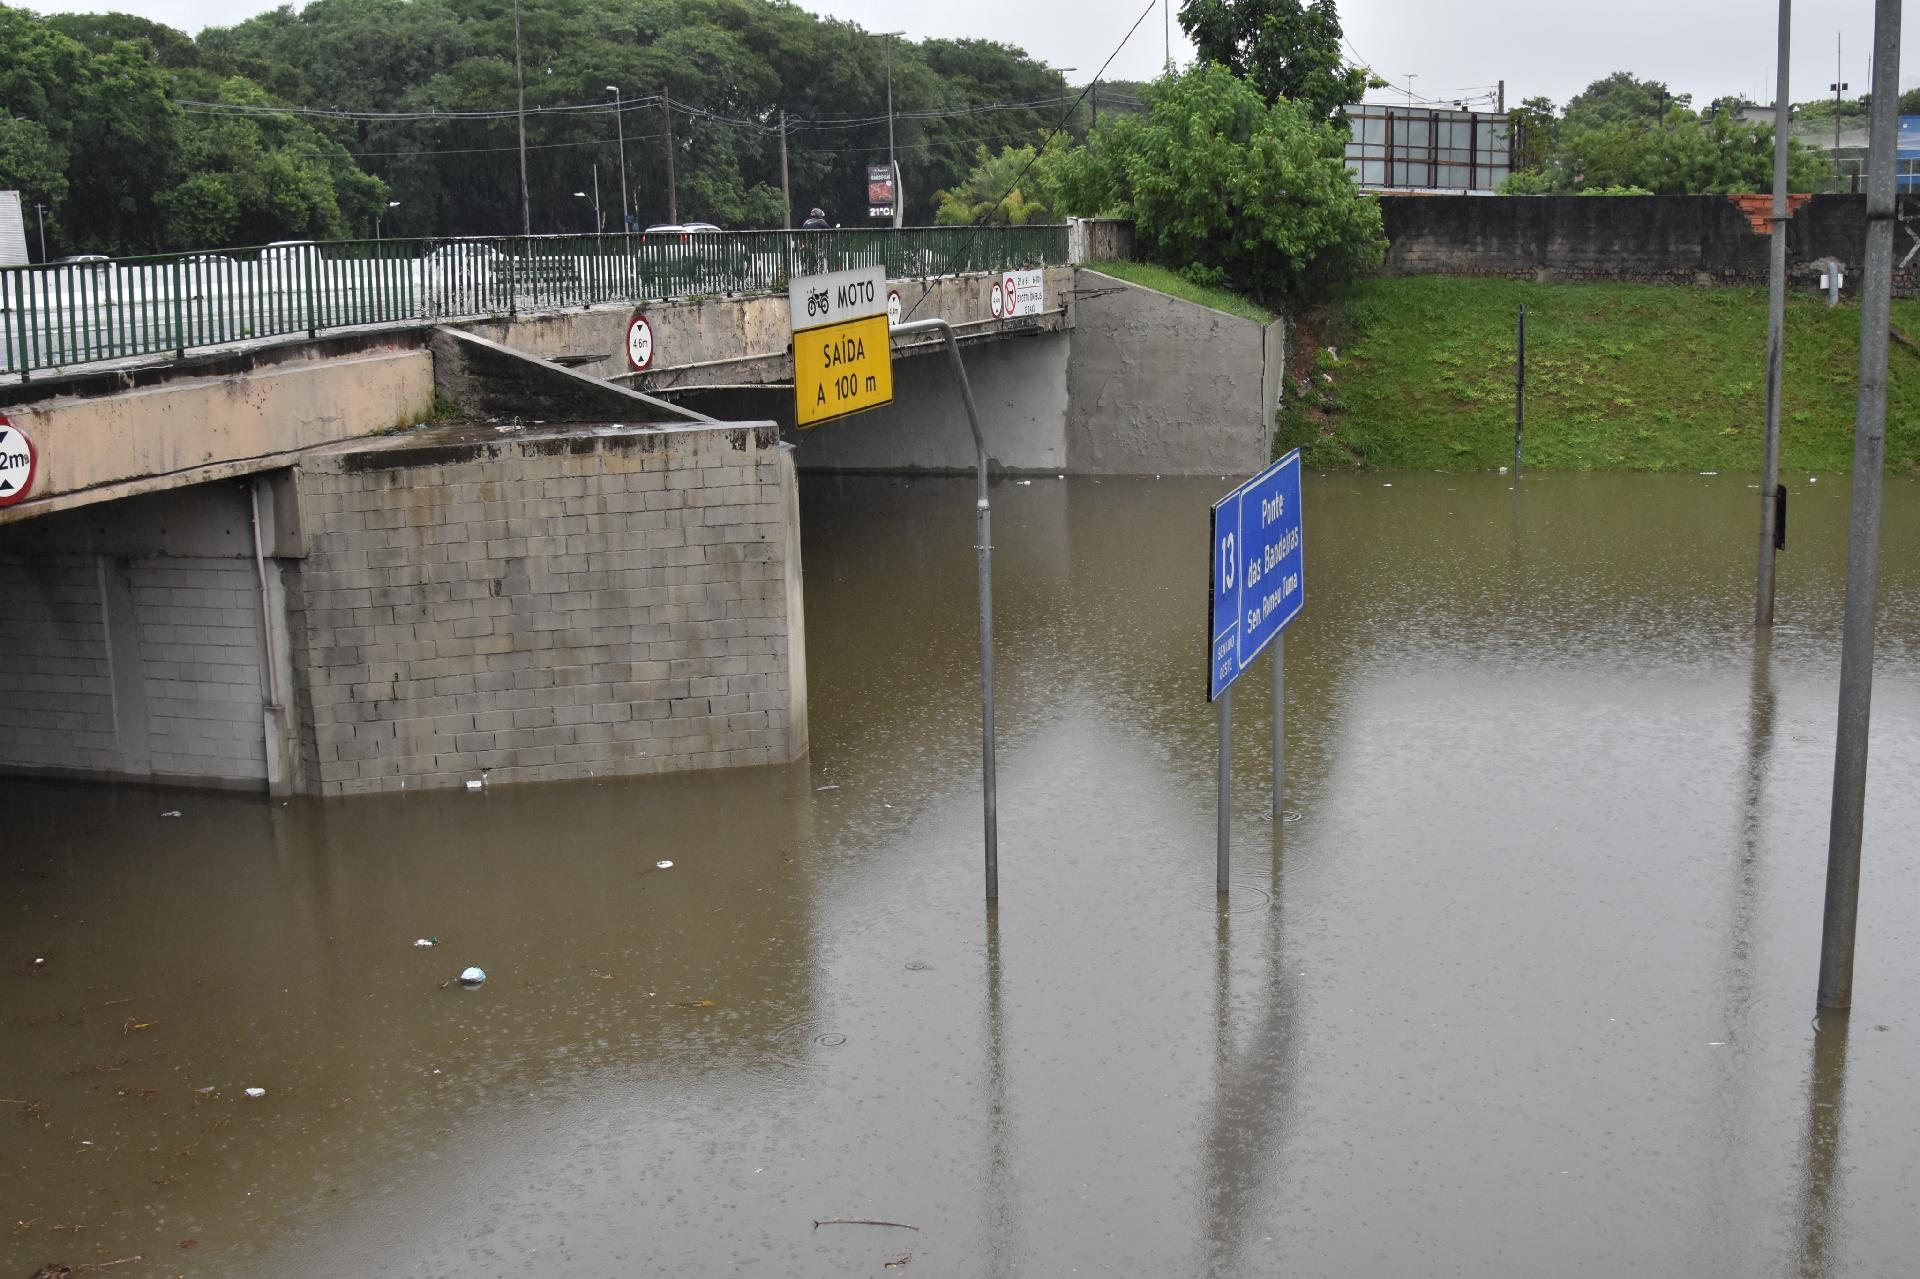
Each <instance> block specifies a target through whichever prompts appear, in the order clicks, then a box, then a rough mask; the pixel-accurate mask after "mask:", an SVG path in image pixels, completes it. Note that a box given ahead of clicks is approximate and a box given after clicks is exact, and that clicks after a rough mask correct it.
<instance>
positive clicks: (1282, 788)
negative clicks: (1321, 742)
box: [1273, 631, 1287, 823]
mask: <svg viewBox="0 0 1920 1279" xmlns="http://www.w3.org/2000/svg"><path fill="white" fill-rule="evenodd" d="M1286 811H1287V633H1286V632H1285V631H1282V632H1280V634H1278V635H1276V636H1274V637H1273V820H1274V821H1275V822H1276V823H1278V822H1281V821H1283V820H1285V816H1286Z"/></svg>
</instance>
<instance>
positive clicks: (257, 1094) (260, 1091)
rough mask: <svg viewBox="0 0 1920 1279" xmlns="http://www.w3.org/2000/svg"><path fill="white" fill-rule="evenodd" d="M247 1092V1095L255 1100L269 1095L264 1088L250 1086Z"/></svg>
mask: <svg viewBox="0 0 1920 1279" xmlns="http://www.w3.org/2000/svg"><path fill="white" fill-rule="evenodd" d="M246 1093H247V1096H249V1097H251V1098H253V1099H254V1100H255V1101H259V1100H260V1099H261V1098H262V1097H264V1096H266V1095H267V1090H266V1089H264V1088H249V1089H247V1090H246Z"/></svg>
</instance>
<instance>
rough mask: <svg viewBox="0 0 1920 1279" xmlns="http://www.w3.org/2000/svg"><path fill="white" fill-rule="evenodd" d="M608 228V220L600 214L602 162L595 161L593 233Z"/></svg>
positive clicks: (597, 233) (596, 233)
mask: <svg viewBox="0 0 1920 1279" xmlns="http://www.w3.org/2000/svg"><path fill="white" fill-rule="evenodd" d="M606 229H607V220H606V219H605V218H603V217H601V216H600V162H599V161H598V160H595V161H594V162H593V233H594V234H595V235H599V234H600V233H601V232H603V231H605V230H606Z"/></svg>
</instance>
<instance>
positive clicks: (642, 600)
mask: <svg viewBox="0 0 1920 1279" xmlns="http://www.w3.org/2000/svg"><path fill="white" fill-rule="evenodd" d="M840 234H841V236H843V237H845V238H844V239H839V240H833V239H827V238H823V237H813V238H812V240H811V241H804V240H802V239H801V238H800V237H788V238H786V239H784V240H775V239H771V238H756V237H745V238H738V239H733V238H729V239H727V240H726V241H725V242H724V243H721V244H714V245H705V244H696V243H692V242H686V243H680V242H676V243H675V244H673V245H665V246H659V247H658V249H657V250H655V249H647V250H645V252H644V253H643V252H642V251H640V249H639V248H637V247H636V246H634V245H632V244H631V243H630V242H629V240H630V239H631V238H628V237H604V239H605V240H608V241H619V243H618V244H617V245H595V246H592V247H594V248H595V249H596V250H598V252H597V254H596V253H588V252H584V251H579V252H576V250H578V249H580V247H581V246H578V245H572V244H569V245H566V246H563V247H564V248H565V249H566V252H565V253H564V254H558V253H555V252H547V253H546V256H545V257H542V256H541V255H540V254H538V253H536V252H534V251H533V250H532V249H530V248H527V247H526V246H519V245H515V246H512V248H511V250H510V251H509V250H508V249H501V248H497V247H493V246H488V247H493V252H494V254H495V256H493V257H488V256H486V255H483V254H479V253H477V252H469V251H464V250H463V251H462V252H460V253H457V254H444V253H442V250H444V249H445V248H447V247H449V246H445V245H442V246H437V247H435V248H432V249H427V250H425V251H424V252H420V253H418V254H416V255H415V257H413V258H410V259H406V260H405V266H404V270H403V269H402V266H401V265H400V264H401V263H402V258H401V257H400V256H399V253H400V250H398V249H395V250H387V249H380V250H376V251H375V252H374V253H373V254H371V255H368V256H359V257H355V256H351V255H345V256H339V257H329V256H327V254H328V252H329V251H328V250H325V249H323V248H321V247H319V246H309V247H308V248H299V247H296V249H295V251H294V252H292V253H290V254H283V255H281V256H280V257H278V258H276V257H274V256H272V255H268V254H266V253H264V252H262V253H261V254H260V255H259V256H258V257H257V258H255V259H254V260H253V261H252V262H251V263H250V264H244V265H243V264H240V263H238V262H237V261H236V263H235V264H234V265H231V266H222V265H220V264H219V263H212V264H209V263H207V262H206V261H204V260H191V261H190V260H185V259H179V260H172V261H165V262H162V261H161V260H154V261H152V262H149V263H145V264H135V265H136V266H137V267H139V268H140V269H141V270H144V271H145V272H146V275H145V277H144V278H143V277H140V276H139V275H138V273H137V272H136V273H135V275H134V276H132V277H126V278H123V276H122V275H121V274H119V272H121V271H122V270H123V268H118V267H116V268H113V270H114V271H115V272H116V274H115V275H114V276H113V277H112V280H113V283H111V284H108V285H100V286H98V287H97V288H95V290H94V291H93V292H91V293H90V292H88V288H89V287H90V286H85V285H75V284H73V283H72V282H71V281H66V282H61V283H57V284H53V283H49V282H48V280H47V279H46V278H40V277H35V278H33V279H32V280H27V279H25V278H24V277H22V276H13V277H12V278H8V279H0V290H6V291H8V292H9V293H10V295H11V296H12V297H13V299H14V302H15V304H14V305H13V306H12V307H11V308H10V309H9V310H8V311H7V312H6V314H5V324H6V325H7V326H10V327H0V338H4V339H5V340H6V341H7V342H8V343H9V344H10V345H9V347H8V349H9V350H10V351H11V352H12V353H13V355H12V356H11V357H10V358H12V359H13V361H14V362H13V363H12V364H11V365H9V366H7V368H8V371H7V373H6V374H5V375H4V376H5V377H6V379H8V380H7V381H6V382H5V383H4V384H0V412H4V413H5V414H7V415H8V416H9V417H10V418H11V419H12V421H13V423H14V424H15V425H16V426H18V427H19V428H21V429H22V430H24V431H25V433H26V434H27V435H28V436H30V437H31V438H32V439H33V441H34V445H35V451H36V454H37V458H36V470H35V476H34V480H33V487H32V490H31V491H30V492H28V493H26V495H25V496H24V498H23V499H20V500H17V501H15V502H13V503H12V504H9V505H6V506H0V645H4V646H5V650H6V651H7V653H8V660H7V662H6V663H5V665H4V668H0V769H14V770H21V769H24V770H32V771H41V772H54V773H73V774H79V775H88V776H118V777H128V778H135V779H143V780H156V781H162V782H175V783H183V784H192V785H221V786H238V787H255V786H258V787H263V788H266V789H269V790H271V791H273V792H274V793H300V792H308V793H320V794H345V793H353V792H364V791H372V790H393V789H405V788H410V787H421V786H458V785H476V784H478V785H492V784H499V783H502V782H511V781H519V780H536V779H559V778H568V777H582V776H595V775H604V774H608V773H614V774H619V773H636V772H650V771H660V770H665V769H679V768H699V767H721V766H730V765H740V764H752V763H770V762H779V761H784V760H787V759H792V758H795V757H797V756H798V755H799V754H801V753H803V752H804V751H805V749H806V741H807V735H806V674H805V671H806V665H805V629H804V599H803V593H802V590H801V580H802V579H801V555H800V528H799V516H798V501H797V485H798V483H799V480H798V477H797V474H796V473H797V471H798V470H799V469H801V468H802V467H809V468H849V469H876V470H896V469H922V470H946V469H967V468H970V466H971V464H972V450H971V444H970V439H969V435H968V432H967V430H966V428H965V425H964V420H963V419H962V418H961V417H960V416H959V411H958V405H957V401H956V398H955V397H954V395H953V394H952V388H951V387H950V385H949V383H948V380H947V379H948V378H949V377H950V374H949V373H948V372H947V370H946V367H945V363H944V361H935V360H927V359H921V358H915V357H916V356H917V355H918V354H919V352H917V351H916V350H914V349H911V348H905V349H902V350H901V351H900V352H899V353H898V355H899V359H898V363H897V370H898V371H897V374H896V393H895V394H896V399H895V403H894V404H893V405H892V406H891V407H889V408H887V409H882V410H878V411H876V412H874V413H871V414H868V415H864V416H862V417H861V418H858V419H854V420H852V421H851V422H850V423H847V424H841V425H835V426H832V427H828V428H823V429H822V430H820V431H817V432H813V433H811V434H809V435H807V436H806V437H804V442H802V443H799V444H798V446H796V439H795V437H794V436H793V434H792V432H791V431H790V430H789V429H786V427H787V424H788V423H790V420H791V417H790V414H791V408H790V399H791V391H790V389H788V388H789V386H790V382H791V377H792V373H791V353H790V348H789V343H788V336H787V331H786V329H787V325H786V316H785V298H784V293H780V294H775V293H774V292H773V291H772V285H773V284H775V283H778V282H781V280H782V277H781V275H780V272H781V271H782V270H784V269H787V268H788V267H789V266H790V265H792V264H794V263H795V262H796V261H799V260H801V259H799V258H796V256H795V255H796V253H798V252H800V251H802V250H804V251H805V252H807V253H811V254H813V255H814V256H813V257H811V258H806V259H805V260H806V262H807V264H808V265H813V264H815V263H816V262H817V263H818V264H820V265H835V264H837V263H839V262H841V261H843V260H845V259H853V258H858V257H859V256H860V255H862V254H865V255H867V256H868V257H869V258H878V259H879V260H881V261H883V262H887V263H889V264H891V263H892V262H893V261H895V260H896V259H897V260H898V261H899V262H900V263H901V264H902V265H903V266H904V267H907V268H912V267H925V266H927V265H928V264H934V265H938V264H941V263H954V262H958V263H959V264H960V265H962V266H968V267H974V268H977V269H973V270H956V271H953V272H950V273H945V274H933V273H926V274H918V275H913V274H900V273H895V272H894V271H892V270H890V272H889V275H890V281H891V283H890V287H891V288H892V290H893V291H895V292H897V293H898V294H899V295H900V299H901V307H902V310H903V311H912V312H915V313H916V315H917V316H927V315H940V316H942V317H944V318H946V319H948V320H949V321H951V322H952V323H954V325H955V326H956V328H957V329H958V330H959V332H960V333H961V334H962V335H963V340H964V341H965V342H966V343H967V344H968V346H969V350H968V353H967V361H968V365H969V370H970V377H971V379H972V381H973V385H974V389H975V394H976V397H977V398H978V400H979V401H980V404H981V408H982V412H983V415H984V416H985V417H986V419H987V421H988V423H989V425H988V431H989V449H990V452H991V454H992V456H993V458H994V461H995V464H996V466H998V467H1000V468H1002V469H1006V470H1012V471H1019V470H1035V471H1042V470H1043V471H1047V472H1064V471H1075V472H1096V473H1097V472H1101V471H1106V472H1117V473H1138V472H1155V473H1165V472H1181V471H1206V472H1220V473H1226V472H1231V471H1246V470H1251V469H1254V468H1255V467H1257V466H1258V465H1260V464H1261V463H1262V462H1263V461H1264V459H1265V457H1266V455H1267V452H1268V446H1269V439H1270V430H1271V420H1272V418H1271V408H1272V406H1273V404H1274V403H1275V402H1276V400H1277V397H1278V393H1279V384H1280V357H1281V354H1282V352H1281V343H1280V330H1279V326H1278V325H1274V326H1266V327H1263V326H1259V325H1255V324H1252V323H1251V322H1249V321H1244V320H1237V319H1234V318H1233V317H1227V316H1222V315H1219V314H1218V313H1214V312H1208V311H1204V310H1203V309H1202V308H1195V307H1191V306H1190V305H1189V304H1186V303H1180V302H1177V301H1175V300H1173V299H1169V298H1166V297H1164V296H1163V295H1159V294H1153V293H1150V292H1147V291H1143V290H1137V289H1133V288H1132V287H1131V286H1126V285H1122V284H1120V283H1119V282H1118V281H1114V280H1111V279H1108V278H1106V277H1102V276H1099V275H1097V274H1095V273H1092V272H1087V271H1080V270H1076V269H1074V268H1072V267H1070V266H1069V265H1068V264H1066V263H1065V262H1064V261H1056V260H1055V258H1056V256H1059V255H1061V254H1063V253H1064V247H1065V237H1064V235H1061V234H1060V233H1059V231H1058V229H1045V230H1044V232H1043V233H1041V234H1035V235H1031V236H1025V237H1023V236H1021V235H1018V234H1016V233H1013V232H995V233H991V234H990V235H985V236H982V237H981V238H980V243H979V244H978V245H970V246H969V247H968V248H967V250H966V251H968V252H971V251H972V250H973V249H974V248H978V249H979V251H980V252H981V253H983V254H989V251H991V253H992V254H998V255H999V256H997V257H995V256H991V255H989V256H985V257H982V258H980V259H978V260H963V257H962V252H961V248H960V247H959V246H960V242H957V241H952V240H946V241H936V240H931V239H928V238H926V237H925V236H923V235H922V233H902V236H901V237H900V238H889V233H870V232H861V233H840ZM940 234H942V235H948V234H950V233H945V232H942V233H940ZM913 236H922V238H920V239H917V240H916V239H913V238H912V237H913ZM475 243H479V242H475ZM930 246H931V247H930ZM982 246H984V247H982ZM361 247H362V248H364V246H361ZM546 247H547V248H549V249H551V248H552V246H546ZM936 248H939V249H941V250H942V251H943V253H944V256H936V253H935V249H936ZM829 251H831V252H832V253H835V254H838V256H837V257H829V256H825V255H826V254H828V253H829ZM435 254H441V256H440V257H438V258H436V257H435V256H434V255H435ZM622 254H624V256H622ZM646 254H651V257H649V256H646ZM207 256H209V255H201V259H204V258H205V257H207ZM214 256H217V255H214ZM562 259H564V260H562ZM542 261H544V262H546V263H548V265H546V266H544V267H538V268H535V267H532V266H528V265H527V264H528V263H533V262H542ZM288 262H292V263H304V265H303V266H300V267H299V268H298V269H300V270H304V271H307V272H309V274H308V275H307V276H305V277H304V278H303V280H302V287H301V289H300V290H299V293H300V295H301V296H302V297H304V298H305V301H302V302H298V303H296V301H295V300H294V297H293V290H291V289H289V288H286V287H281V286H282V285H285V284H286V279H285V277H284V276H283V275H281V276H276V275H275V274H274V273H275V272H284V271H285V270H287V269H289V268H288V267H287V265H286V264H287V263H288ZM325 262H336V263H345V264H347V265H345V266H339V267H337V268H329V267H323V266H321V265H320V264H322V263H325ZM556 262H557V263H558V265H554V263H556ZM649 263H650V264H651V265H650V266H649V265H648V264H649ZM642 266H646V267H647V269H648V270H650V271H652V272H653V274H650V275H649V274H646V273H645V272H643V271H642V270H641V267H642ZM1016 266H1017V267H1028V266H1032V267H1038V268H1039V269H1041V270H1042V271H1043V272H1044V290H1043V293H1044V298H1043V304H1042V306H1041V308H1040V311H1039V313H1038V314H1034V315H1024V316H1020V317H1018V318H1014V319H1007V318H1004V317H1002V316H997V315H996V314H995V309H994V307H993V305H992V299H993V295H994V293H995V291H996V287H997V285H998V283H999V280H1000V274H1001V271H1002V270H1003V269H1006V268H1011V267H1016ZM40 270H42V269H40V268H29V269H28V271H29V273H31V272H33V271H40ZM329 271H333V272H334V274H333V275H329V274H328V272H329ZM209 272H211V273H212V275H213V277H214V278H215V279H216V280H221V279H224V280H226V281H227V284H228V286H229V294H232V293H234V292H237V293H238V294H239V296H240V297H241V298H242V299H243V300H244V304H242V303H236V302H233V301H232V300H231V298H229V301H228V302H227V303H225V304H223V305H225V306H226V307H227V309H226V310H225V311H220V312H217V314H221V315H227V316H230V317H231V316H238V317H240V320H241V321H245V322H246V323H252V324H253V325H254V327H252V328H251V329H247V328H245V325H244V324H243V325H242V327H241V328H239V329H236V328H235V327H233V326H232V325H226V326H225V327H222V326H221V325H215V326H213V327H206V326H205V325H204V324H203V325H202V326H201V327H198V328H195V327H194V324H195V323H197V322H198V321H196V319H195V317H196V316H199V317H201V318H202V319H204V318H205V316H206V315H208V314H215V312H209V311H207V310H206V309H205V306H204V304H205V303H206V302H207V299H208V298H209V297H210V296H211V297H218V296H221V295H220V294H218V293H217V292H216V291H214V290H213V289H212V286H209V285H205V284H196V281H197V280H201V279H202V278H203V277H205V276H206V275H207V273H209ZM354 272H358V273H360V275H359V276H358V277H357V278H358V279H359V280H360V281H361V285H363V286H364V285H365V284H366V281H369V280H371V281H375V282H376V283H377V282H378V281H379V280H382V279H384V280H386V281H387V284H386V285H384V286H381V287H379V288H371V289H370V288H368V287H356V288H342V289H339V290H334V291H327V290H322V289H319V288H318V287H317V283H324V282H326V281H327V280H329V279H333V280H336V281H337V280H339V279H341V278H349V279H351V278H353V277H352V273H354ZM380 272H385V273H386V274H385V275H381V274H379V273H380ZM623 272H624V274H623ZM9 274H10V273H4V272H0V276H6V275H9ZM162 277H166V278H165V279H164V280H163V278H162ZM235 281H239V282H240V284H239V285H238V286H235ZM722 284H732V285H737V286H740V287H739V288H738V289H737V290H736V291H733V292H732V293H731V294H727V293H724V292H721V291H719V290H717V289H715V288H714V287H713V286H715V285H722ZM747 286H756V287H753V288H749V287H747ZM196 287H198V288H200V290H201V291H200V292H198V293H195V292H193V291H192V290H193V289H195V288H196ZM623 292H624V293H625V294H627V296H622V293H623ZM35 299H38V300H39V301H38V303H36V302H35V301H34V300H35ZM23 300H24V301H23ZM55 302H57V303H58V304H59V305H58V306H54V305H52V303H55ZM481 303H485V304H486V308H488V309H480V310H475V309H473V308H474V307H475V306H476V305H478V304H481ZM36 306H37V309H36ZM196 306H198V307H201V308H202V309H201V310H199V311H196V310H195V309H194V308H195V307H196ZM302 307H304V309H301V308H302ZM382 307H386V308H387V309H386V310H382ZM401 311H406V313H405V314H401V313H399V312H401ZM441 311H447V312H457V313H448V314H440V313H438V312H441ZM168 315H172V316H173V317H174V318H173V319H172V320H168V319H167V318H166V317H167V316H168ZM249 316H255V317H262V318H259V319H258V321H257V322H255V321H251V320H248V318H247V317H249ZM636 320H639V321H643V322H644V324H645V326H646V329H647V333H648V336H649V338H650V343H649V344H648V345H649V346H650V349H649V350H647V351H646V352H645V356H646V358H644V359H636V358H634V348H633V346H632V345H630V342H629V333H630V332H631V331H632V330H633V327H634V324H635V321H636ZM336 321H345V322H343V323H336ZM223 323H224V322H223ZM274 326H277V328H276V329H275V331H273V332H264V331H262V330H263V328H271V327H274ZM183 334H184V335H189V336H193V337H195V338H199V337H209V336H210V337H213V338H216V339H231V340H216V341H211V342H207V343H205V344H201V343H199V342H197V341H196V342H192V343H187V342H183V341H182V335H183ZM236 334H238V336H237V337H236V336H235V335H236ZM23 335H24V336H23ZM136 348H137V349H136ZM50 361H59V362H50ZM783 436H784V437H785V438H783ZM0 500H5V498H4V495H0Z"/></svg>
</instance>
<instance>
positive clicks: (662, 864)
mask: <svg viewBox="0 0 1920 1279" xmlns="http://www.w3.org/2000/svg"><path fill="white" fill-rule="evenodd" d="M653 868H654V869H655V870H672V869H673V863H672V862H669V861H657V862H655V863H654V864H653Z"/></svg>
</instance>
